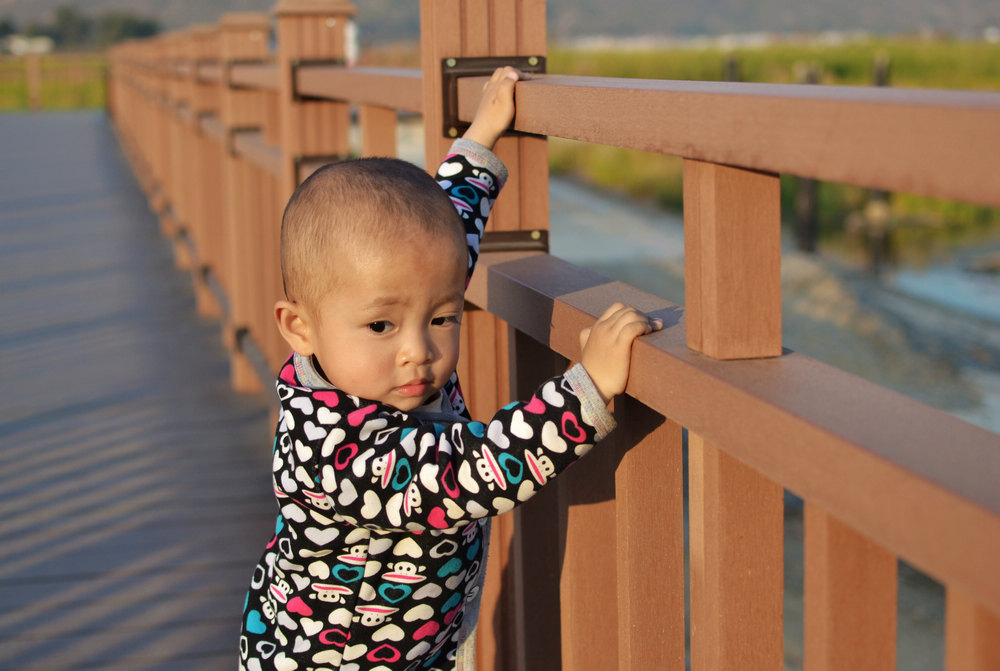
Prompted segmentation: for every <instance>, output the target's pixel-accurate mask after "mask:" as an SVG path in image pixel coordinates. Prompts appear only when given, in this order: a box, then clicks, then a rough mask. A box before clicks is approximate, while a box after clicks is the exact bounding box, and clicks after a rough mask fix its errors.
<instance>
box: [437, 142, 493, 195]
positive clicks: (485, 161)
mask: <svg viewBox="0 0 1000 671" xmlns="http://www.w3.org/2000/svg"><path fill="white" fill-rule="evenodd" d="M448 153H449V154H461V155H462V156H464V157H465V158H467V159H469V162H470V163H472V164H473V165H474V166H476V167H477V168H485V169H486V170H489V171H490V172H492V173H493V175H494V176H495V177H496V178H497V188H498V190H499V189H500V188H502V187H503V185H504V183H505V182H506V181H507V166H505V165H504V164H503V161H501V160H500V159H499V158H498V157H497V155H496V154H494V153H493V152H492V151H490V150H489V149H487V148H486V147H484V146H483V145H481V144H479V143H478V142H476V141H475V140H469V139H466V138H464V137H460V138H458V139H457V140H455V141H454V142H452V143H451V149H450V150H448Z"/></svg>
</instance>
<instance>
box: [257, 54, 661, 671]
mask: <svg viewBox="0 0 1000 671" xmlns="http://www.w3.org/2000/svg"><path fill="white" fill-rule="evenodd" d="M518 76H519V73H518V72H517V71H516V70H513V69H511V68H502V69H499V70H497V71H496V72H495V73H494V75H493V77H492V78H491V79H490V81H489V82H488V83H487V84H486V86H485V87H484V91H483V99H482V101H481V103H480V106H479V109H478V111H477V114H476V116H475V119H474V121H473V124H472V125H471V126H470V128H469V130H468V131H467V132H466V133H465V135H464V136H463V138H462V139H459V140H457V141H456V142H455V143H454V145H453V146H452V150H451V152H452V153H451V154H450V155H449V156H448V157H447V158H446V159H445V161H444V163H442V165H441V166H440V168H439V169H438V172H437V177H436V179H435V178H432V177H430V176H429V175H428V174H427V173H425V172H424V171H422V170H421V169H419V168H417V167H415V166H413V165H411V164H408V163H405V162H403V161H399V160H396V159H360V160H356V161H347V162H343V163H337V164H332V165H329V166H325V167H324V168H321V169H320V170H318V171H317V172H316V173H314V174H313V175H312V176H311V177H309V179H307V180H306V181H305V182H303V183H302V185H300V186H299V188H298V189H297V190H296V192H295V194H294V195H293V196H292V198H291V199H290V201H289V203H288V206H287V207H286V209H285V213H284V216H283V218H282V231H281V263H282V277H283V280H284V283H285V294H286V299H285V300H282V301H279V302H278V303H277V304H276V306H275V317H276V320H277V323H278V328H279V330H280V331H281V334H282V336H283V337H284V338H285V340H286V341H287V342H288V344H289V345H290V346H291V348H292V350H293V352H294V353H293V354H292V355H291V357H290V358H289V359H288V361H287V362H286V363H285V364H284V365H283V366H282V368H281V371H280V373H279V375H278V379H277V383H276V386H277V392H278V396H279V398H280V401H281V413H280V417H279V422H278V427H277V432H276V435H275V439H274V447H273V483H274V492H275V495H276V497H277V501H278V505H279V507H280V512H281V514H280V515H279V516H278V518H277V522H276V526H275V535H274V538H273V540H272V541H271V542H270V543H269V544H268V545H267V547H266V549H265V551H264V554H263V556H262V558H261V560H260V562H259V564H258V565H257V567H256V569H255V571H254V574H253V578H252V580H251V585H250V591H249V593H248V595H247V601H246V605H245V608H244V616H243V627H242V635H241V637H240V658H241V668H242V669H247V670H248V671H259V670H261V669H280V670H282V671H285V670H290V669H301V670H305V669H341V670H356V671H360V670H361V669H379V670H391V669H442V670H444V669H448V670H451V669H463V668H465V669H471V668H472V667H471V664H472V659H473V652H474V635H473V634H474V628H475V625H476V620H477V616H478V607H479V596H480V591H481V587H482V581H483V576H484V572H485V562H486V553H487V550H488V546H489V519H490V517H491V516H494V515H499V514H501V513H504V512H507V511H508V510H510V509H511V508H513V507H514V506H515V505H517V504H518V503H520V502H522V501H525V500H527V499H528V498H530V497H531V496H532V495H533V494H534V493H535V492H536V491H537V490H538V489H539V488H540V487H541V486H542V485H544V484H545V483H547V482H549V481H550V480H552V478H554V477H555V476H556V475H558V474H559V473H560V472H562V471H563V470H564V469H565V468H566V467H567V466H569V465H570V464H571V463H573V462H574V461H575V460H576V459H578V458H580V457H581V456H583V455H584V454H586V453H587V451H589V450H590V449H591V447H592V446H593V445H594V443H596V442H597V441H598V440H600V439H601V438H603V437H604V436H605V435H606V434H607V433H608V431H610V430H611V428H612V427H613V425H614V421H613V419H612V417H611V415H610V414H609V413H608V410H607V407H606V406H607V403H608V402H609V401H610V399H611V398H612V397H613V396H614V395H615V394H618V393H621V392H622V391H623V390H624V388H625V383H626V381H627V378H628V369H629V360H630V351H631V345H632V341H633V340H634V339H635V338H636V337H638V336H640V335H642V334H644V333H648V332H650V331H651V330H653V329H655V328H659V326H660V324H659V322H658V321H657V322H655V323H654V322H651V321H650V320H649V319H647V318H646V317H645V316H644V315H641V314H640V313H638V312H636V311H635V310H634V309H632V308H628V307H625V306H622V305H621V304H615V305H613V306H611V307H610V308H609V309H608V311H607V312H605V313H604V315H602V316H601V318H600V319H599V320H598V321H597V322H596V324H595V325H594V326H593V327H592V328H591V329H586V330H585V331H584V332H583V333H581V343H582V346H583V354H582V357H581V363H580V364H577V365H575V366H573V367H572V368H570V369H569V370H568V371H567V372H566V373H565V374H563V375H561V376H559V377H556V378H554V379H551V380H548V381H547V382H545V383H544V384H542V385H541V386H540V387H539V388H538V389H537V390H536V391H535V393H534V395H533V396H532V397H531V398H530V399H528V400H527V401H523V402H516V403H511V404H510V405H508V406H506V407H504V408H502V409H501V410H499V411H498V412H497V413H496V414H495V415H494V416H493V417H492V418H491V419H489V420H487V421H485V422H474V421H470V420H469V418H468V415H467V413H466V409H465V403H464V401H463V399H462V394H461V391H460V389H459V385H458V379H457V376H456V374H455V365H456V362H457V361H458V351H459V332H460V322H461V319H462V309H463V300H464V299H463V295H464V292H465V288H466V285H467V283H468V279H469V277H470V276H471V273H472V270H473V268H474V266H475V262H476V259H477V256H478V249H479V241H480V238H481V236H482V234H483V229H484V227H485V225H486V219H487V217H488V215H489V213H490V208H491V207H492V205H493V203H494V201H495V199H496V197H497V195H498V194H499V191H500V188H501V187H502V185H503V183H504V180H505V179H506V176H507V173H506V169H505V168H504V166H503V165H502V163H500V161H499V159H497V157H496V156H495V155H494V154H493V153H492V152H491V151H490V150H491V149H492V147H493V145H494V143H495V142H496V140H497V139H498V137H499V136H500V135H501V134H502V133H503V131H504V130H505V129H506V128H507V126H508V124H509V123H510V121H511V119H512V118H513V114H514V100H513V91H514V83H515V81H516V80H517V78H518Z"/></svg>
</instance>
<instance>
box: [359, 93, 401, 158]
mask: <svg viewBox="0 0 1000 671" xmlns="http://www.w3.org/2000/svg"><path fill="white" fill-rule="evenodd" d="M396 117H397V114H396V110H394V109H389V108H388V107H379V106H378V105H360V106H359V113H358V119H359V122H360V124H361V155H362V156H398V150H397V147H396V121H397V118H396Z"/></svg>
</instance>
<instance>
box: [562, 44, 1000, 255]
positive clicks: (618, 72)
mask: <svg viewBox="0 0 1000 671" xmlns="http://www.w3.org/2000/svg"><path fill="white" fill-rule="evenodd" d="M878 60H882V61H883V62H885V61H887V62H888V63H889V80H890V84H891V85H892V86H899V87H918V88H932V89H933V88H937V89H979V90H990V89H992V90H996V89H998V88H1000V44H990V43H985V42H958V41H944V40H942V41H925V40H916V39H912V40H902V39H896V40H888V39H879V40H875V39H873V40H870V41H860V42H852V43H845V44H840V45H828V44H793V43H787V44H774V45H771V46H767V47H763V48H746V49H739V50H736V51H732V52H728V51H724V50H721V49H709V48H705V49H693V48H679V47H678V48H673V49H665V48H664V49H650V50H643V51H638V50H635V51H630V50H617V51H612V50H607V51H603V50H593V51H590V50H587V51H583V50H568V49H555V50H553V51H552V52H551V53H550V55H549V58H548V71H549V72H550V73H557V74H573V75H592V76H602V77H638V78H648V79H684V80H700V81H719V80H722V79H724V77H725V72H726V70H727V64H728V65H729V67H732V63H735V64H736V66H737V68H738V71H739V77H740V79H741V80H742V81H748V82H770V83H793V82H799V81H803V78H804V76H805V74H804V73H805V72H806V71H807V70H808V69H814V70H816V71H817V72H818V73H819V81H820V83H822V84H827V85H855V86H865V85H871V84H872V83H873V82H874V80H875V71H876V62H877V61H878ZM549 156H550V163H551V168H552V171H553V172H554V173H556V174H564V175H570V176H573V177H576V178H578V179H580V180H582V181H585V182H587V183H591V184H595V185H598V186H600V187H602V188H605V189H609V190H611V191H614V192H618V193H622V194H626V195H629V196H631V197H637V198H642V199H646V200H649V201H652V202H655V203H657V204H658V205H660V206H662V207H664V208H665V209H669V210H675V211H679V210H680V209H681V192H682V187H681V172H682V166H681V160H680V159H678V158H676V157H672V156H662V155H658V154H651V153H646V152H640V151H634V150H628V149H620V148H615V147H605V146H599V145H591V144H584V143H579V142H572V141H568V140H559V139H553V140H551V141H550V149H549ZM797 183H798V180H797V179H796V178H795V177H792V176H783V177H782V211H783V212H784V213H785V218H786V220H788V219H790V217H792V216H794V199H795V194H796V191H797ZM868 199H869V192H868V190H867V189H862V188H859V187H854V186H848V185H842V184H830V183H822V184H820V185H819V188H818V192H817V200H818V207H817V210H818V212H817V218H818V224H819V234H820V238H821V241H823V240H825V241H826V242H827V243H832V244H835V245H838V246H840V247H844V246H845V244H846V243H845V241H844V237H845V236H844V235H843V232H844V231H845V230H847V229H849V228H851V227H850V226H849V224H851V222H852V221H853V222H854V223H855V224H856V223H857V216H858V215H857V213H858V212H859V211H861V210H863V209H864V207H865V204H866V203H867V202H868ZM888 224H889V226H890V228H891V229H892V236H893V243H894V245H895V247H896V249H897V250H899V251H901V252H902V253H904V254H905V253H906V250H907V249H909V248H919V249H921V250H924V251H922V252H920V253H919V254H918V255H919V256H921V257H923V258H926V256H927V255H928V254H929V253H930V252H928V251H927V249H928V248H929V247H930V246H933V242H934V241H937V242H940V243H942V244H945V245H948V246H952V245H954V244H957V242H960V241H966V242H971V241H973V240H980V239H982V238H983V237H984V236H986V235H995V234H996V233H997V232H1000V210H998V209H996V208H985V207H979V206H974V205H969V204H965V203H954V202H948V201H940V200H934V199H929V198H917V197H915V196H910V195H905V194H891V196H890V215H889V222H888ZM854 228H855V229H857V228H858V227H857V226H856V225H855V226H854ZM918 260H919V259H918Z"/></svg>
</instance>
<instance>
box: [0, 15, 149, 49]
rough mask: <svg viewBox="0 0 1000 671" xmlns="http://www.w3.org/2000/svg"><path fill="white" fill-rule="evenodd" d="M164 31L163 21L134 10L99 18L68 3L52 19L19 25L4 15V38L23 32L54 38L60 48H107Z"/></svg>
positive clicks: (1, 24) (0, 23)
mask: <svg viewBox="0 0 1000 671" xmlns="http://www.w3.org/2000/svg"><path fill="white" fill-rule="evenodd" d="M158 32H160V22H159V21H158V20H156V19H153V18H149V17H145V16H139V15H137V14H135V13H133V12H130V11H115V10H111V11H107V12H104V13H102V14H100V15H98V16H96V17H91V16H88V15H85V14H82V13H80V12H79V11H78V10H77V9H76V8H75V7H73V6H71V5H65V6H62V7H58V8H57V9H56V10H55V12H54V13H53V17H52V21H51V22H49V23H41V22H38V21H30V22H28V23H27V24H26V25H24V26H21V27H18V26H17V24H16V23H15V22H14V20H13V19H11V18H10V17H6V16H5V17H0V37H5V36H7V35H12V34H16V33H23V34H24V35H27V36H28V37H39V36H46V37H51V38H52V40H53V42H55V45H56V49H58V50H86V49H103V48H105V47H107V46H109V45H111V44H114V43H115V42H120V41H122V40H127V39H130V38H136V37H150V36H152V35H155V34H157V33H158Z"/></svg>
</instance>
